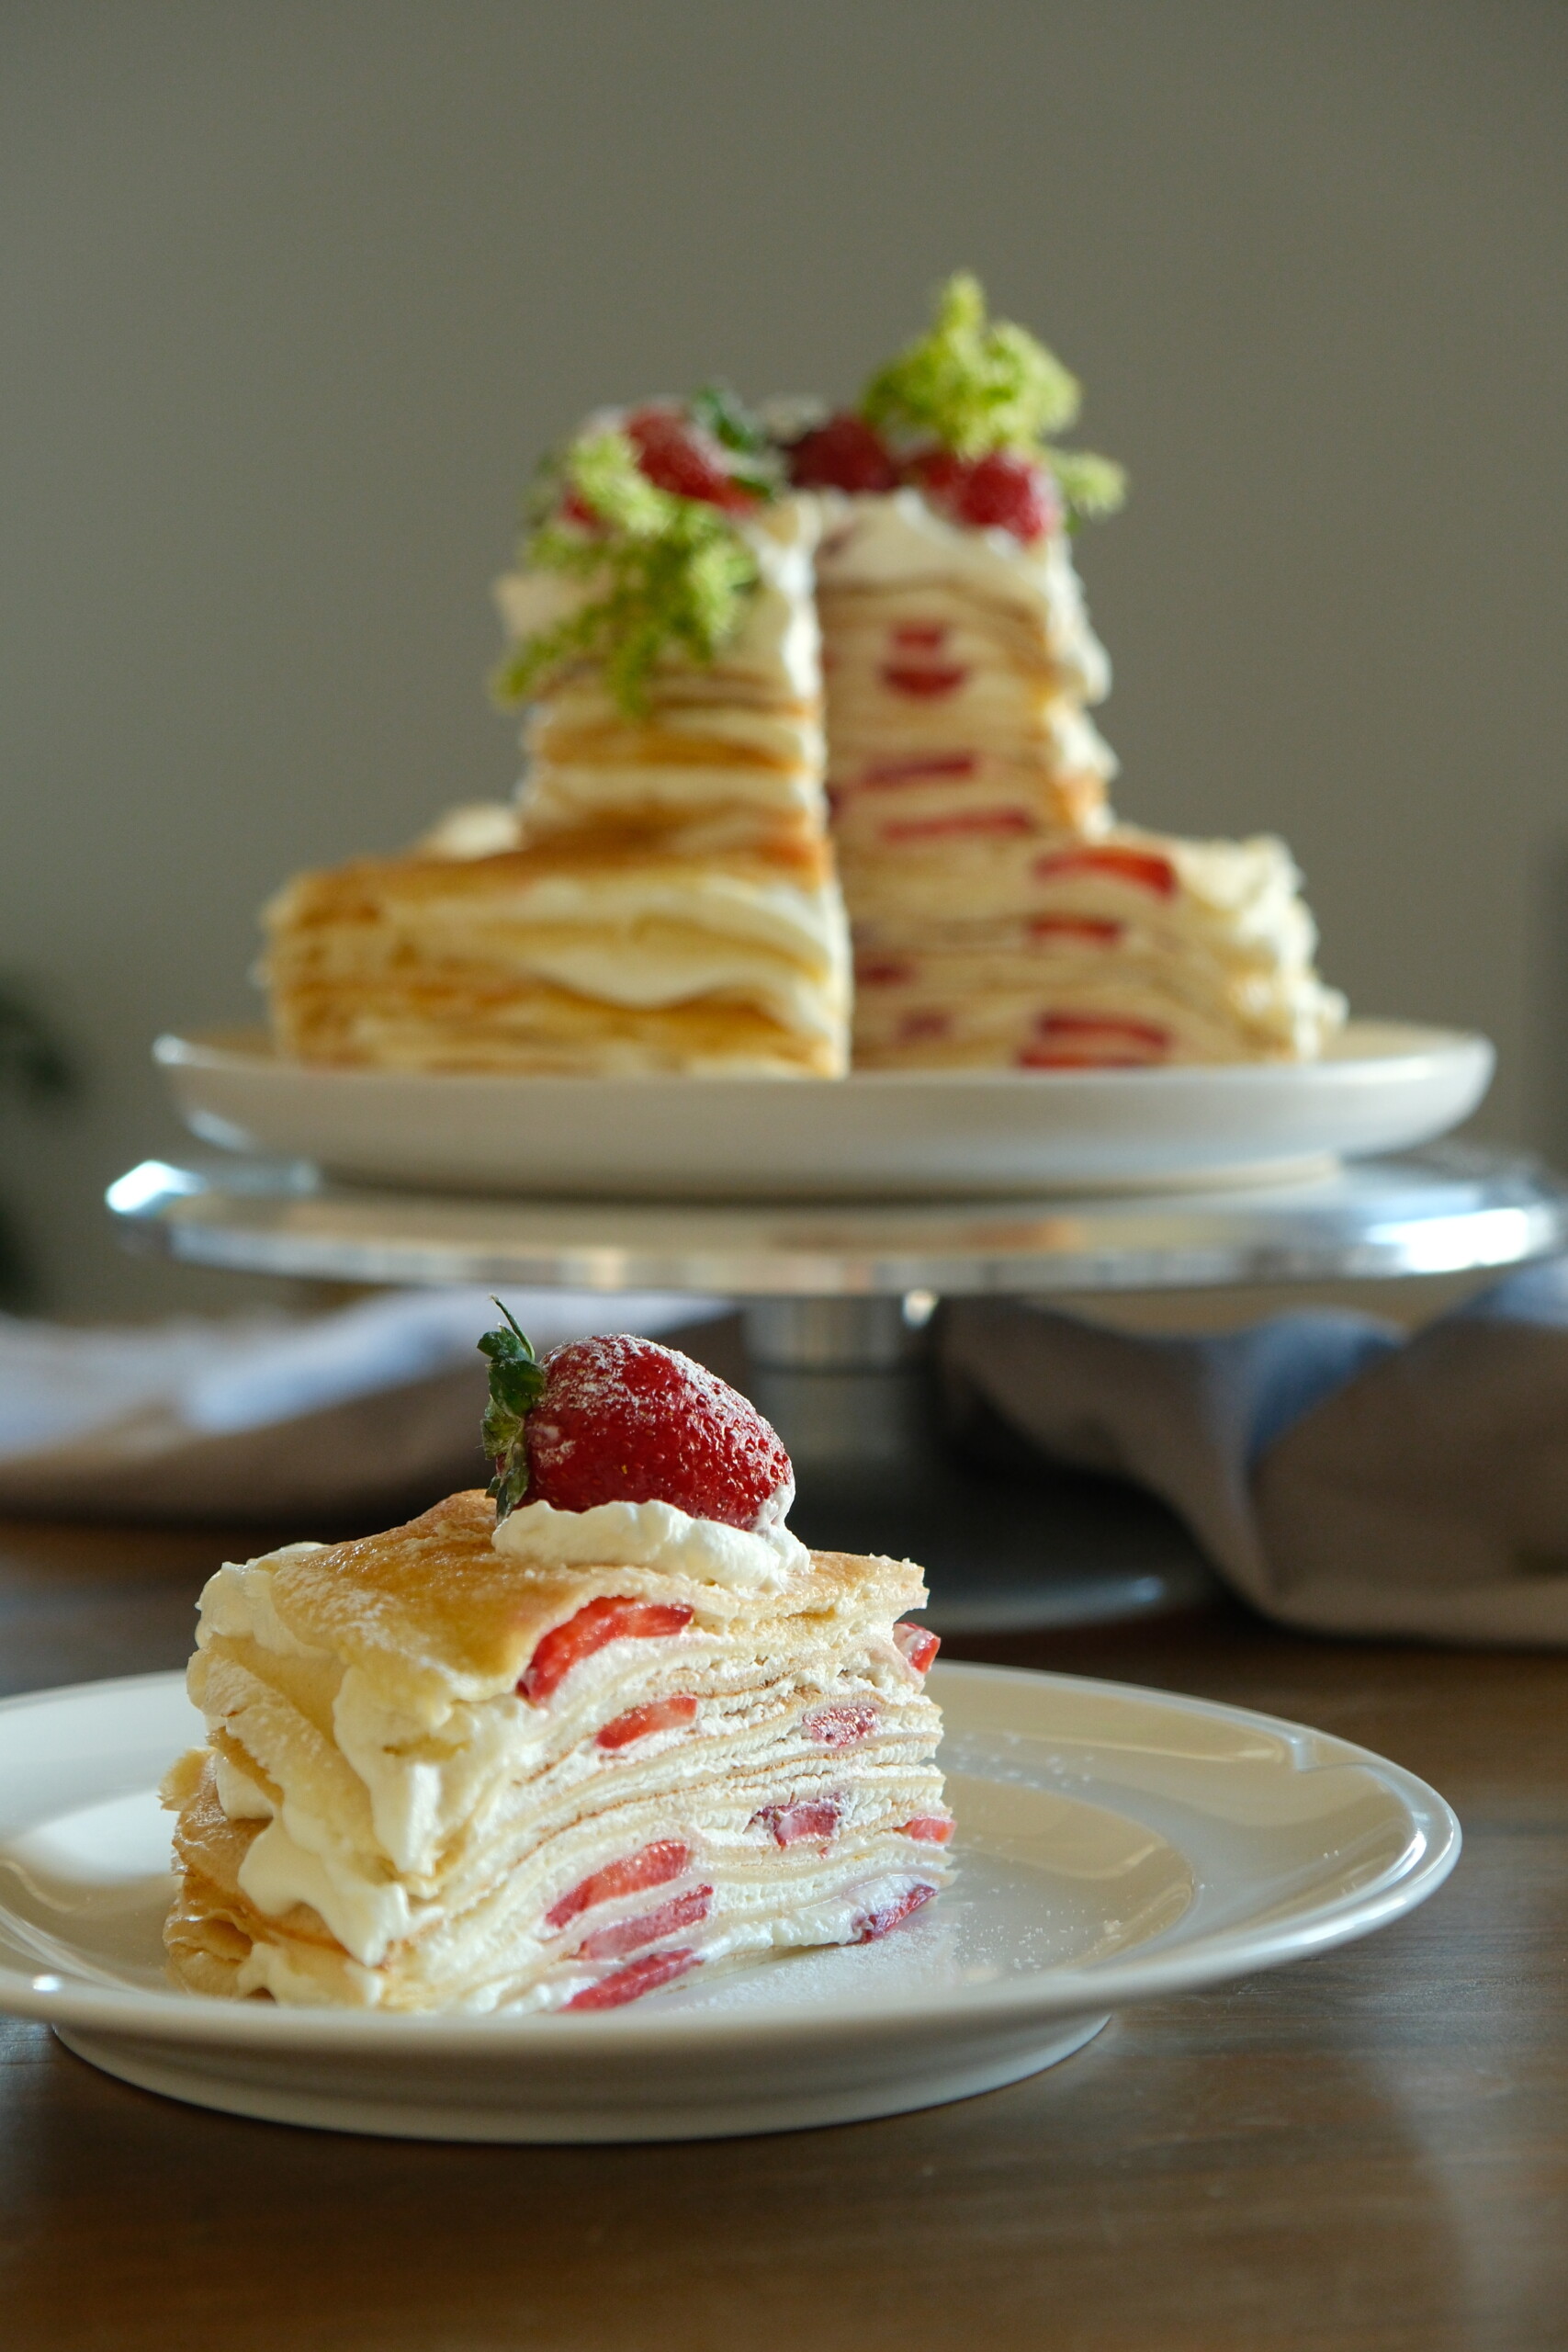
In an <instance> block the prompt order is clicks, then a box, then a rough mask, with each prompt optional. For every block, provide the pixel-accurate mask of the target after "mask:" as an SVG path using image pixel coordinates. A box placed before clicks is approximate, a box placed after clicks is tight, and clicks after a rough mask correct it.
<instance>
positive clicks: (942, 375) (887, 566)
mask: <svg viewBox="0 0 1568 2352" xmlns="http://www.w3.org/2000/svg"><path fill="white" fill-rule="evenodd" d="M1076 411H1077V386H1076V384H1075V383H1074V382H1073V379H1071V378H1070V377H1069V376H1068V375H1067V374H1066V370H1065V369H1063V368H1061V367H1060V366H1059V364H1058V363H1057V362H1056V361H1055V359H1054V358H1053V357H1052V356H1051V355H1050V353H1048V352H1047V351H1045V350H1044V348H1043V346H1042V345H1039V344H1038V343H1036V342H1035V341H1034V339H1033V338H1032V336H1030V335H1028V334H1025V333H1024V332H1023V330H1021V328H1018V327H1014V326H1010V325H1008V324H1005V323H988V322H987V319H986V315H985V310H984V303H983V298H982V296H981V294H980V289H979V288H978V287H977V286H976V285H975V283H974V281H973V280H972V279H967V278H959V279H954V280H953V282H952V283H951V284H950V286H949V287H948V288H946V289H945V291H944V292H943V294H942V297H941V299H940V301H939V307H938V315H937V322H936V325H935V327H934V329H933V331H932V333H931V334H930V335H928V336H927V337H925V338H923V339H922V340H921V341H920V342H919V343H917V344H915V345H912V346H911V347H910V348H909V349H908V351H906V352H905V353H904V354H902V355H901V356H899V357H898V358H897V359H896V360H895V361H893V362H892V363H891V364H890V365H889V366H888V367H887V368H884V369H883V370H882V371H881V372H880V374H878V375H877V376H875V377H874V378H873V379H872V381H871V382H870V384H869V385H868V386H867V388H866V390H865V392H864V393H863V396H862V400H861V402H860V405H859V407H858V408H857V409H855V410H853V411H848V412H844V413H840V414H839V415H837V416H834V417H831V418H829V420H828V421H827V422H826V423H825V424H819V425H818V426H816V427H815V428H813V429H812V430H811V431H809V432H807V434H806V435H803V436H802V437H801V438H800V439H798V440H797V441H796V442H795V444H794V445H793V447H791V449H790V451H789V461H790V464H791V468H792V471H793V475H794V478H795V481H797V482H798V483H800V484H802V485H803V486H808V487H811V488H814V489H816V490H817V491H818V492H819V493H820V494H821V495H822V497H823V500H824V505H825V510H826V520H825V527H824V535H823V541H822V545H821V548H820V550H819V554H818V610H819V613H820V616H821V620H822V627H823V636H824V649H825V650H824V664H825V673H826V679H827V689H828V734H829V793H830V797H831V801H832V806H833V812H834V814H833V823H834V831H835V835H836V838H837V842H838V848H839V858H840V872H841V875H842V878H843V885H844V892H845V897H846V899H847V901H848V904H849V909H850V914H851V918H852V924H853V932H854V946H855V981H856V1003H855V1020H854V1057H855V1061H856V1064H857V1066H858V1067H861V1068H866V1069H898V1068H941V1067H951V1068H964V1067H997V1066H1003V1067H1005V1066H1009V1065H1012V1066H1018V1067H1023V1068H1053V1067H1068V1068H1071V1067H1079V1066H1105V1065H1141V1064H1148V1063H1161V1062H1225V1061H1245V1060H1253V1059H1271V1058H1282V1059H1290V1058H1296V1057H1309V1056H1312V1055H1314V1054H1315V1053H1317V1052H1318V1051H1319V1050H1320V1049H1321V1047H1322V1045H1323V1043H1324V1040H1325V1037H1326V1036H1327V1035H1329V1034H1331V1032H1332V1031H1333V1030H1334V1029H1335V1028H1336V1027H1337V1024H1338V1023H1339V1022H1340V1020H1342V1018H1343V1014H1344V1006H1343V1002H1342V1000H1340V999H1339V998H1338V997H1337V996H1336V995H1335V994H1334V993H1333V992H1332V991H1331V990H1328V989H1325V988H1324V987H1323V986H1322V985H1321V983H1320V982H1319V981H1318V979H1317V978H1316V975H1315V973H1314V969H1313V960H1312V959H1313V955H1314V947H1315V933H1314V926H1313V923H1312V920H1311V917H1310V916H1309V914H1308V913H1307V911H1306V909H1305V908H1304V906H1303V904H1302V901H1301V899H1300V897H1299V891H1298V885H1299V880H1300V877H1299V876H1298V875H1297V873H1296V870H1295V867H1294V866H1293V865H1292V861H1291V859H1290V856H1289V854H1288V853H1287V852H1286V850H1285V849H1284V847H1283V845H1282V844H1281V843H1280V842H1277V841H1275V840H1273V839H1272V838H1267V837H1265V838H1260V839H1258V840H1254V841H1248V842H1188V841H1179V840H1174V839H1171V838H1168V837H1166V836H1163V835H1156V834H1151V833H1146V832H1143V831H1138V830H1136V829H1134V828H1132V827H1129V826H1123V825H1119V824H1117V823H1115V822H1114V821H1113V820H1112V818H1111V813H1110V811H1109V809H1108V807H1107V803H1106V788H1107V785H1108V783H1109V781H1110V779H1111V777H1112V776H1113V775H1114V774H1115V767H1116V763H1115V759H1114V756H1113V754H1112V753H1111V750H1110V748H1109V746H1108V745H1107V744H1106V742H1105V741H1104V739H1103V738H1102V737H1101V735H1100V732H1099V730H1098V729H1096V727H1095V726H1094V723H1093V721H1092V720H1091V718H1089V706H1090V705H1092V704H1094V703H1096V702H1098V701H1099V700H1100V699H1101V698H1102V697H1103V695H1105V693H1106V692H1107V690H1108V687H1109V684H1110V665H1109V663H1108V662H1107V660H1106V656H1105V652H1104V650H1103V648H1102V647H1101V646H1100V642H1099V640H1098V639H1097V638H1096V637H1095V635H1094V632H1093V630H1092V628H1090V626H1089V617H1088V615H1087V612H1086V610H1085V605H1084V600H1083V594H1082V590H1081V587H1080V585H1079V582H1078V578H1077V571H1075V568H1074V564H1073V560H1072V554H1071V543H1070V538H1069V536H1068V529H1069V518H1070V517H1072V516H1074V515H1092V514H1096V513H1103V512H1107V511H1109V510H1110V509H1111V508H1112V507H1113V506H1114V505H1115V504H1116V503H1119V500H1120V497H1121V494H1122V481H1121V476H1120V472H1119V469H1116V468H1114V467H1111V466H1110V465H1109V464H1108V463H1107V461H1105V460H1104V459H1102V458H1093V457H1090V456H1089V455H1088V453H1086V452H1083V451H1074V450H1066V449H1060V448H1055V447H1049V446H1048V445H1047V444H1046V443H1045V441H1044V439H1043V435H1045V434H1047V433H1050V432H1055V431H1056V430H1057V429H1059V428H1060V427H1061V426H1063V425H1064V424H1068V423H1070V422H1071V420H1072V417H1073V416H1074V414H1075V413H1076Z"/></svg>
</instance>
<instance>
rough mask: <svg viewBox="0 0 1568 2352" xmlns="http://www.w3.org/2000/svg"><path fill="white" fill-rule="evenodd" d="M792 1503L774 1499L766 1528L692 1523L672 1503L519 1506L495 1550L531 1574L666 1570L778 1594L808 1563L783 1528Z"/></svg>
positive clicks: (703, 1580) (497, 1534)
mask: <svg viewBox="0 0 1568 2352" xmlns="http://www.w3.org/2000/svg"><path fill="white" fill-rule="evenodd" d="M791 1499H792V1497H791V1496H790V1495H789V1494H788V1493H787V1492H785V1493H784V1494H781V1495H780V1496H776V1497H773V1498H770V1502H769V1503H768V1504H767V1505H765V1506H764V1509H763V1513H762V1523H761V1525H760V1526H757V1527H754V1528H750V1527H727V1526H726V1525H725V1524H724V1523H723V1521H720V1520H716V1519H694V1518H693V1517H692V1515H691V1513H690V1512H689V1511H683V1510H679V1509H677V1507H676V1505H675V1504H673V1503H620V1502H617V1503H596V1504H595V1505H594V1506H593V1508H592V1510H557V1509H556V1507H555V1505H554V1504H553V1503H520V1504H519V1505H518V1507H517V1509H516V1510H514V1511H513V1512H512V1513H511V1514H510V1516H509V1517H507V1518H506V1519H503V1520H502V1522H501V1525H500V1526H499V1527H498V1528H497V1529H496V1531H495V1548H496V1550H497V1551H498V1552H504V1553H505V1555H506V1556H507V1557H508V1559H513V1560H522V1561H525V1562H526V1563H527V1565H528V1566H530V1567H538V1568H564V1567H583V1568H595V1567H617V1568H618V1567H629V1568H662V1569H664V1570H666V1571H667V1572H668V1573H670V1574H672V1575H676V1576H684V1577H695V1578H696V1579H697V1581H698V1582H699V1583H703V1584H726V1585H733V1586H734V1587H735V1588H736V1589H737V1590H738V1591H741V1592H777V1591H779V1590H780V1589H782V1588H783V1586H784V1585H785V1584H786V1583H787V1582H788V1580H789V1577H790V1574H791V1572H792V1570H795V1569H797V1568H801V1567H804V1566H806V1564H807V1561H808V1559H809V1558H810V1554H809V1553H808V1552H807V1548H806V1546H805V1544H802V1543H801V1541H800V1539H799V1538H798V1536H795V1535H792V1534H791V1533H790V1532H789V1529H788V1528H787V1527H786V1526H785V1525H784V1514H785V1512H786V1511H787V1510H788V1509H789V1504H790V1501H791Z"/></svg>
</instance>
